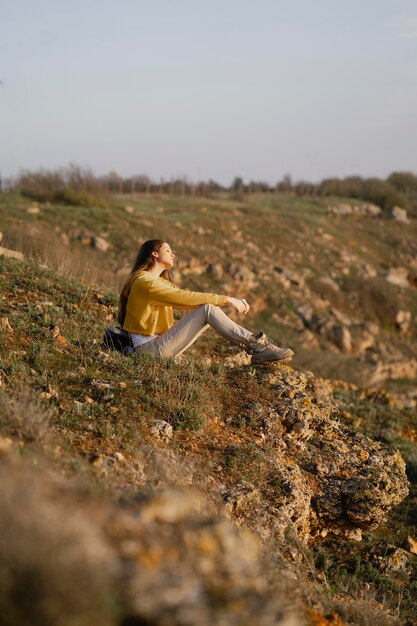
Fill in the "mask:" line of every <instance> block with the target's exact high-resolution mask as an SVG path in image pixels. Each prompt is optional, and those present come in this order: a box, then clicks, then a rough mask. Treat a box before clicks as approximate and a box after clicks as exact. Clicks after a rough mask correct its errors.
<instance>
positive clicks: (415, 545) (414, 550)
mask: <svg viewBox="0 0 417 626" xmlns="http://www.w3.org/2000/svg"><path fill="white" fill-rule="evenodd" d="M407 545H408V550H409V552H411V554H417V541H416V540H415V539H413V537H410V536H409V537H407Z"/></svg>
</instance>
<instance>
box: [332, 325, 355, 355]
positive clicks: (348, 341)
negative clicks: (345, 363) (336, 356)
mask: <svg viewBox="0 0 417 626" xmlns="http://www.w3.org/2000/svg"><path fill="white" fill-rule="evenodd" d="M327 338H328V339H329V341H331V342H332V343H334V344H335V346H337V347H338V348H339V350H340V351H341V352H347V353H349V352H352V335H351V334H350V331H349V329H348V328H346V326H342V325H337V326H332V327H331V328H330V329H329V330H328V332H327Z"/></svg>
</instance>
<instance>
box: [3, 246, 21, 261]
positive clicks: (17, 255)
mask: <svg viewBox="0 0 417 626" xmlns="http://www.w3.org/2000/svg"><path fill="white" fill-rule="evenodd" d="M0 255H3V256H6V257H9V258H11V259H18V260H19V261H22V260H23V258H24V257H23V254H22V253H21V252H18V251H17V250H9V249H8V248H3V247H2V246H0Z"/></svg>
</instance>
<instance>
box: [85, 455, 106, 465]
mask: <svg viewBox="0 0 417 626" xmlns="http://www.w3.org/2000/svg"><path fill="white" fill-rule="evenodd" d="M89 460H90V463H91V465H94V467H101V466H102V465H103V463H104V459H103V457H102V455H101V454H99V453H98V452H94V453H93V454H92V455H91V456H90V459H89Z"/></svg>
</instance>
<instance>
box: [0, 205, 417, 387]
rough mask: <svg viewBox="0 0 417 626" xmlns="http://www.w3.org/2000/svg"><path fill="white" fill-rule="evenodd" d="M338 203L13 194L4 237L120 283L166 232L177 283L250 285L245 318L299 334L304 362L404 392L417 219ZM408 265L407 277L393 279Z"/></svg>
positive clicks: (414, 300) (242, 290)
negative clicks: (55, 199)
mask: <svg viewBox="0 0 417 626" xmlns="http://www.w3.org/2000/svg"><path fill="white" fill-rule="evenodd" d="M346 202H349V200H346V201H344V203H345V204H346ZM338 204H340V199H336V198H335V199H332V198H329V199H326V200H323V199H311V198H305V199H304V198H298V197H292V196H285V195H283V194H281V195H277V196H271V195H259V196H256V195H251V196H249V197H248V198H247V199H245V200H242V201H237V200H229V199H221V198H217V199H213V198H212V199H208V198H200V199H198V198H187V197H185V198H179V197H178V198H175V197H163V196H161V197H152V198H146V197H144V198H139V199H131V198H122V197H120V198H119V200H118V202H117V203H116V204H115V206H113V207H111V208H106V209H103V208H96V209H94V208H91V207H90V208H83V207H70V206H50V205H40V207H39V212H38V213H35V214H33V213H28V212H27V210H28V208H29V207H30V203H28V201H26V200H25V199H24V198H22V197H20V196H7V195H5V194H3V195H2V196H0V219H1V224H2V229H3V233H4V240H3V241H4V245H6V246H10V247H12V248H17V249H21V250H24V251H25V253H26V254H28V255H29V256H31V257H34V258H36V259H37V260H38V261H40V262H41V263H45V264H47V265H48V266H50V267H55V268H57V269H59V270H60V271H61V272H64V273H66V274H69V275H71V276H77V277H82V278H83V279H85V280H88V281H89V282H91V283H92V284H97V285H100V288H102V289H107V290H111V291H112V292H114V293H118V291H119V289H120V286H121V285H122V284H123V281H124V279H125V278H126V276H127V274H128V272H129V269H130V267H131V264H132V262H133V259H134V256H135V253H136V251H137V248H138V246H139V245H140V243H141V242H142V241H144V240H145V239H148V238H154V237H158V238H159V237H161V238H163V239H167V240H169V242H170V244H171V245H172V247H173V248H174V250H175V251H176V253H177V267H176V270H175V271H174V279H175V280H176V281H177V282H178V283H180V284H181V285H182V286H184V287H187V288H192V289H199V290H214V291H217V292H219V291H220V292H226V293H228V294H236V295H239V296H244V297H246V298H247V299H248V301H249V302H250V303H251V304H252V311H251V312H250V314H249V316H248V317H247V318H246V319H245V324H246V325H247V326H248V327H249V328H250V329H251V330H254V331H255V330H256V331H257V330H259V329H260V328H262V329H264V330H265V331H266V332H267V333H269V334H270V335H271V336H272V337H273V338H274V339H275V340H276V341H279V342H281V343H283V344H285V345H291V346H294V348H295V349H296V360H295V363H296V364H297V365H300V366H303V367H311V368H313V369H314V371H315V372H317V373H320V374H322V375H324V376H326V377H331V378H343V379H345V380H349V381H350V382H354V383H356V384H366V383H371V382H372V384H376V385H378V384H381V385H383V386H384V387H385V388H386V387H388V388H390V389H391V390H392V391H394V390H397V391H398V392H401V393H404V392H406V391H407V390H412V389H414V388H415V381H416V375H417V364H416V356H417V355H416V347H415V346H416V342H415V338H416V329H417V322H416V319H417V288H416V283H417V246H416V243H415V242H416V241H417V225H416V221H415V220H411V222H410V223H409V224H403V223H400V222H396V221H393V220H392V219H389V218H388V217H387V216H386V215H385V216H383V217H377V218H375V217H369V216H361V215H357V214H352V215H344V216H339V215H331V214H329V212H328V206H330V205H338ZM351 204H352V205H355V204H358V201H352V202H351ZM29 210H30V209H29ZM35 210H36V209H35ZM97 236H101V237H103V238H104V241H105V242H107V244H108V249H107V250H106V251H105V252H102V251H100V250H97V249H95V247H94V241H95V240H94V237H97ZM398 267H400V268H403V272H405V274H406V276H407V281H408V285H409V286H408V287H400V286H397V285H395V284H392V283H390V282H388V281H387V279H386V277H387V273H388V272H389V270H390V269H391V268H398ZM404 315H405V320H406V321H405V322H404V321H401V320H402V319H403V317H404ZM402 316H403V317H402ZM346 331H347V332H348V341H347V342H346Z"/></svg>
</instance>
